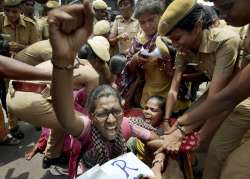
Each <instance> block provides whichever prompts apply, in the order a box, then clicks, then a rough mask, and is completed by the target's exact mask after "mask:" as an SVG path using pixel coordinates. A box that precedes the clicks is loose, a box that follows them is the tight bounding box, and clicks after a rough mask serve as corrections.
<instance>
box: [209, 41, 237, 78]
mask: <svg viewBox="0 0 250 179" xmlns="http://www.w3.org/2000/svg"><path fill="white" fill-rule="evenodd" d="M239 45H240V38H239V37H236V36H235V37H232V38H230V39H228V40H227V41H225V42H224V43H223V44H222V45H221V47H220V48H219V50H218V51H217V53H216V64H215V67H214V73H213V76H214V75H218V74H229V75H231V74H232V73H233V70H234V67H235V63H236V60H237V56H238V49H239Z"/></svg>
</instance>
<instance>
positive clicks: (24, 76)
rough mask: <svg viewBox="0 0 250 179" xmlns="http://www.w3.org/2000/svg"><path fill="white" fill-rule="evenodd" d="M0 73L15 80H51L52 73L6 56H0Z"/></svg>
mask: <svg viewBox="0 0 250 179" xmlns="http://www.w3.org/2000/svg"><path fill="white" fill-rule="evenodd" d="M0 75H1V76H3V77H6V78H11V79H17V80H51V79H52V74H51V73H50V72H48V71H45V70H43V69H39V68H36V67H33V66H31V65H27V64H25V63H22V62H19V61H17V60H13V59H11V58H8V57H4V56H0Z"/></svg>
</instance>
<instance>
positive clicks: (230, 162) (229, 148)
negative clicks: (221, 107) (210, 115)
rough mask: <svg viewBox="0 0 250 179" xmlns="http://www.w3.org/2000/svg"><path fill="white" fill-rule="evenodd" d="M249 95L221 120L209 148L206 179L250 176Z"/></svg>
mask: <svg viewBox="0 0 250 179" xmlns="http://www.w3.org/2000/svg"><path fill="white" fill-rule="evenodd" d="M249 129H250V98H248V99H246V100H245V101H243V102H242V103H240V104H239V105H238V106H237V107H236V108H235V109H234V110H233V112H232V113H231V114H230V115H229V116H228V117H227V119H226V120H225V121H224V122H223V123H222V125H221V126H220V128H219V129H218V131H217V132H216V134H215V135H214V137H213V139H212V141H211V143H210V146H209V150H208V155H207V160H206V164H205V170H204V173H203V177H202V178H203V179H218V178H220V179H249V178H250V140H249V138H248V139H247V138H245V139H244V141H245V143H242V139H243V137H244V136H247V135H246V133H247V131H248V130H249Z"/></svg>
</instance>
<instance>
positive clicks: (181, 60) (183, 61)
mask: <svg viewBox="0 0 250 179" xmlns="http://www.w3.org/2000/svg"><path fill="white" fill-rule="evenodd" d="M187 63H188V60H187V56H184V55H182V54H180V53H179V52H177V54H176V57H175V69H179V70H181V71H184V70H185V68H186V65H187Z"/></svg>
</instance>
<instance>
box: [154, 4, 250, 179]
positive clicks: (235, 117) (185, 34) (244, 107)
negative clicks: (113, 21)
mask: <svg viewBox="0 0 250 179" xmlns="http://www.w3.org/2000/svg"><path fill="white" fill-rule="evenodd" d="M202 14H203V12H202V8H200V7H199V5H197V4H196V3H195V1H193V0H188V1H182V0H175V1H174V2H173V3H172V4H171V5H170V6H169V7H168V9H167V10H166V11H165V13H164V15H163V16H162V18H161V22H160V25H159V33H160V34H161V35H168V36H169V37H170V39H171V40H172V42H173V44H174V45H175V46H176V47H177V49H178V55H177V57H176V65H175V66H176V71H175V75H174V79H173V83H172V86H171V90H170V93H169V98H168V102H167V113H168V111H171V106H174V104H175V102H174V100H173V99H175V96H176V94H177V93H178V84H179V80H180V78H181V75H182V73H183V70H184V69H185V67H186V66H187V64H188V63H192V64H193V65H195V68H196V69H198V70H200V71H202V72H204V74H205V75H206V76H207V77H208V78H209V79H210V80H211V82H210V85H209V90H208V93H207V95H206V96H204V95H203V96H202V97H201V98H200V99H199V100H198V102H197V103H196V104H201V105H202V104H203V103H205V102H206V100H209V99H210V98H212V97H213V96H214V95H216V94H217V93H219V92H220V91H222V90H223V89H224V88H225V87H226V86H227V84H228V82H229V81H230V80H231V78H232V77H233V76H234V75H235V72H234V69H235V67H236V61H237V58H238V51H239V47H240V37H239V35H238V34H236V33H234V31H232V29H230V28H227V27H226V26H225V27H224V28H209V27H207V26H206V24H204V22H205V21H204V20H203V16H202ZM218 105H220V104H218ZM196 106H197V105H195V104H194V105H193V106H192V107H191V112H192V108H193V109H195V107H196ZM214 107H216V106H214ZM230 112H231V111H223V112H222V113H220V114H218V115H216V116H214V117H212V118H208V119H206V121H205V123H204V124H203V123H201V121H192V119H191V118H189V119H185V120H180V121H179V120H178V122H177V123H178V125H176V126H179V127H177V128H176V127H174V130H173V132H172V133H171V134H170V135H169V136H168V137H170V138H171V137H173V138H174V139H175V140H174V141H182V140H181V138H182V137H181V136H183V133H188V132H190V130H192V129H193V130H194V129H195V128H196V127H198V126H200V125H201V124H203V126H202V128H201V129H200V139H201V142H203V141H204V140H205V139H206V138H207V137H208V136H209V134H211V133H213V132H214V131H215V130H216V127H218V126H219V124H220V123H221V122H222V120H223V119H225V118H226V117H227V116H228V117H227V118H226V120H225V121H224V122H223V123H222V124H221V126H220V127H219V129H218V130H217V131H216V133H215V135H214V137H213V139H212V142H211V143H210V147H209V152H208V155H207V162H206V166H205V170H204V175H203V178H204V179H215V178H219V177H220V174H221V169H222V168H223V167H224V166H223V163H224V161H225V160H226V158H227V156H228V155H229V153H230V152H231V151H232V150H233V148H234V147H235V146H236V145H239V143H240V141H241V139H242V137H243V135H244V134H245V133H246V130H247V129H249V125H248V123H249V122H248V121H249V118H250V100H249V99H246V100H245V101H243V102H242V103H240V104H239V105H238V106H237V107H236V108H235V109H234V110H233V111H232V112H231V113H230ZM183 126H184V128H183ZM214 126H215V127H214ZM178 143H179V142H177V144H176V143H175V144H174V143H172V142H170V143H169V144H167V143H165V146H164V148H167V150H170V151H171V150H178V148H179V146H178ZM236 178H237V177H236Z"/></svg>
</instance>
